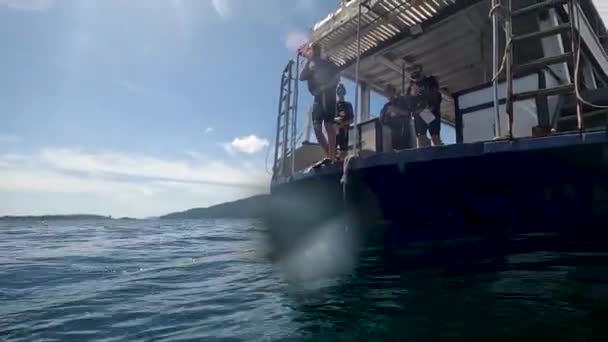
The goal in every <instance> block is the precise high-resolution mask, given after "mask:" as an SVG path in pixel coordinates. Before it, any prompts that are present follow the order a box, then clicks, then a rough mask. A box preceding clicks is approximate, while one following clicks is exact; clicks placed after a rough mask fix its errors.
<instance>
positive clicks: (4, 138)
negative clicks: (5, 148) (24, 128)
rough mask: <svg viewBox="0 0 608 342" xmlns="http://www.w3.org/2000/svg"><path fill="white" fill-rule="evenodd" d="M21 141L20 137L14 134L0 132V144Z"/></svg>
mask: <svg viewBox="0 0 608 342" xmlns="http://www.w3.org/2000/svg"><path fill="white" fill-rule="evenodd" d="M20 142H21V137H20V136H18V135H14V134H2V133H0V144H17V143H20Z"/></svg>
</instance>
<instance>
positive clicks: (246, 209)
mask: <svg viewBox="0 0 608 342" xmlns="http://www.w3.org/2000/svg"><path fill="white" fill-rule="evenodd" d="M269 198H270V195H257V196H253V197H249V198H245V199H241V200H238V201H234V202H227V203H222V204H218V205H214V206H211V207H208V208H195V209H190V210H186V211H182V212H177V213H171V214H167V215H164V216H160V217H150V218H149V219H158V218H160V219H215V218H261V217H264V215H265V214H266V211H267V210H268V206H269ZM0 220H37V221H59V220H135V219H134V218H130V217H121V218H113V217H112V216H102V215H91V214H74V215H39V216H34V215H27V216H0Z"/></svg>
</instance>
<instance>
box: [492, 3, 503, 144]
mask: <svg viewBox="0 0 608 342" xmlns="http://www.w3.org/2000/svg"><path fill="white" fill-rule="evenodd" d="M498 6H501V4H500V0H492V8H497V7H498ZM499 32H500V27H499V22H498V13H497V11H496V10H494V11H493V12H492V41H493V42H492V43H493V46H492V60H493V65H492V74H493V75H494V77H493V81H492V94H493V96H494V137H495V138H499V137H500V135H501V130H500V102H499V100H498V72H499V71H500V64H501V59H502V56H501V55H500V36H499Z"/></svg>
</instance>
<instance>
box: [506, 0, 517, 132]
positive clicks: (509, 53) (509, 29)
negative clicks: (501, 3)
mask: <svg viewBox="0 0 608 342" xmlns="http://www.w3.org/2000/svg"><path fill="white" fill-rule="evenodd" d="M511 8H512V6H511V0H507V11H508V15H507V18H506V20H505V36H506V44H505V53H506V60H505V72H506V74H507V102H506V104H505V108H506V110H507V116H508V124H507V129H508V130H509V139H513V117H514V116H515V113H514V112H513V111H514V108H513V72H512V69H513V45H512V44H510V43H511V40H512V39H513V22H512V16H511Z"/></svg>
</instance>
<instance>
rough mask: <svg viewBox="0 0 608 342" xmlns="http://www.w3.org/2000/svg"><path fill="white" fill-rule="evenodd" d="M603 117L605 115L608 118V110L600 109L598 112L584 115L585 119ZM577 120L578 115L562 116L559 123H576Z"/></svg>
mask: <svg viewBox="0 0 608 342" xmlns="http://www.w3.org/2000/svg"><path fill="white" fill-rule="evenodd" d="M601 115H605V116H606V117H607V118H608V109H600V110H596V111H593V112H587V113H583V118H591V117H594V116H601ZM576 119H577V117H576V115H568V116H562V117H561V118H559V121H560V122H564V121H574V120H576Z"/></svg>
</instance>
